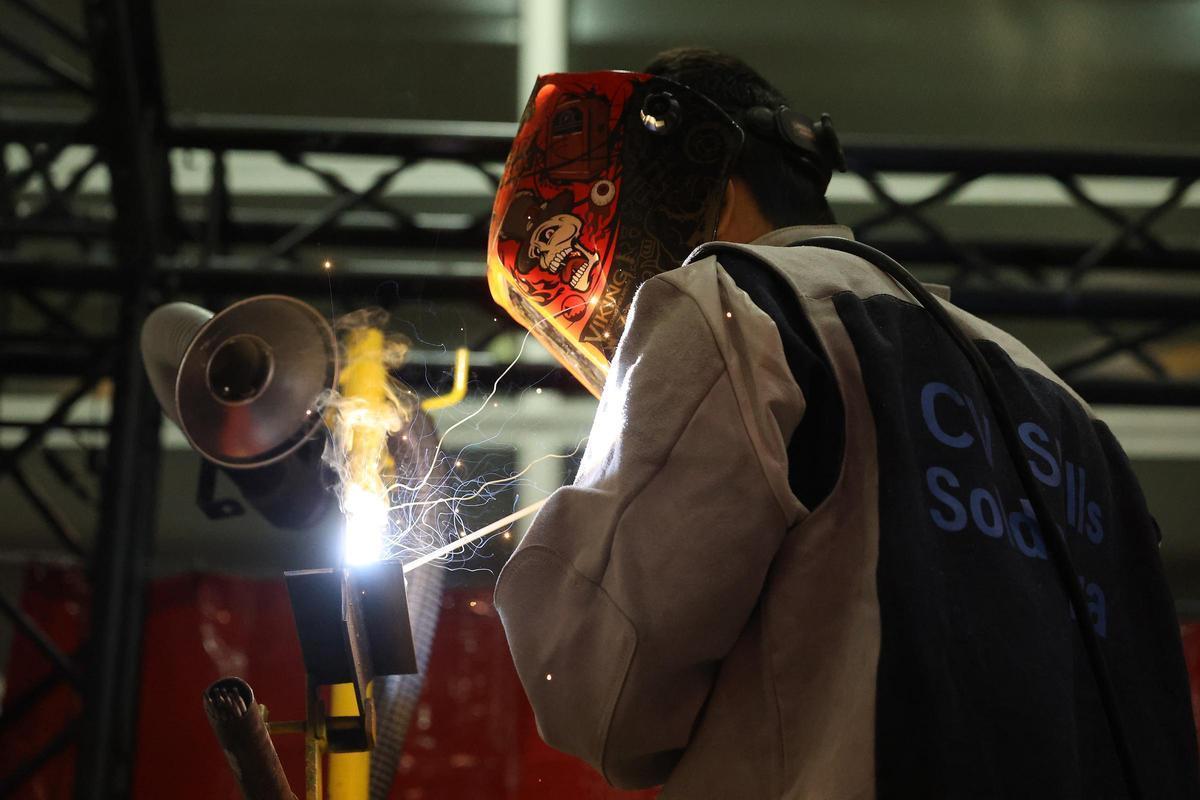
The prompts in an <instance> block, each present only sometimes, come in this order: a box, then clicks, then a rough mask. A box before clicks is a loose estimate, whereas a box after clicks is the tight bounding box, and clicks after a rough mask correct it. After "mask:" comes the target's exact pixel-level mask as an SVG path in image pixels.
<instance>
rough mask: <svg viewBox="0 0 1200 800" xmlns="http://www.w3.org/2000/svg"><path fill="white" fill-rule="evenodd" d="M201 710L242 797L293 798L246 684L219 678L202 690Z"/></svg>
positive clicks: (259, 709) (260, 799)
mask: <svg viewBox="0 0 1200 800" xmlns="http://www.w3.org/2000/svg"><path fill="white" fill-rule="evenodd" d="M204 713H205V714H207V715H208V721H209V723H210V724H211V725H212V729H213V733H215V734H216V735H217V740H218V741H219V742H220V743H221V749H222V750H224V751H225V758H226V759H227V760H228V761H229V767H230V769H232V770H233V774H234V777H235V778H236V779H237V782H238V787H239V788H240V789H241V790H242V797H244V798H245V800H297V798H296V795H294V794H293V793H292V790H291V787H289V786H288V782H287V777H286V776H285V775H284V774H283V765H282V764H280V763H279V754H278V753H276V752H275V745H274V744H273V743H272V742H271V736H270V734H268V733H267V725H266V723H265V721H264V720H263V714H262V707H261V706H259V705H258V704H257V703H256V702H254V692H253V690H251V688H250V684H248V683H246V682H245V681H244V680H242V679H241V678H222V679H221V680H219V681H217V682H216V683H214V684H213V685H212V686H210V687H208V689H206V690H205V692H204Z"/></svg>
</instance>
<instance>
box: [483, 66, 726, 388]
mask: <svg viewBox="0 0 1200 800" xmlns="http://www.w3.org/2000/svg"><path fill="white" fill-rule="evenodd" d="M742 137H743V132H742V129H741V127H740V126H739V125H738V124H737V123H736V122H734V120H733V119H732V118H730V116H729V115H728V114H726V113H725V112H724V111H723V110H721V108H720V107H719V106H717V105H716V104H715V103H713V102H712V101H711V100H709V99H707V98H706V97H704V96H702V95H700V94H699V93H697V92H694V91H692V90H691V89H688V88H687V87H685V86H682V85H680V84H678V83H675V82H673V81H670V80H667V79H665V78H661V77H656V76H651V75H643V74H639V73H634V72H589V73H572V74H557V75H544V76H542V77H541V78H539V79H538V82H537V85H536V86H535V87H534V90H533V95H532V96H531V97H530V98H529V103H528V105H526V107H525V112H524V114H523V115H522V117H521V122H520V126H519V127H518V130H517V135H516V138H515V139H514V141H513V147H512V151H511V152H510V153H509V156H508V161H507V162H506V164H505V169H504V176H503V178H502V179H501V183H500V187H499V190H498V191H497V193H496V201H495V205H494V207H493V209H492V222H491V231H490V233H489V236H488V284H489V286H490V287H491V292H492V297H493V298H494V299H495V300H496V302H497V303H499V304H500V305H501V306H503V307H504V308H505V309H506V310H507V311H508V312H509V313H510V314H511V315H512V316H513V318H514V319H516V320H517V321H518V322H519V323H521V324H522V325H524V326H525V327H526V328H528V329H529V330H530V331H532V333H533V335H534V336H536V337H537V338H538V340H539V341H540V342H541V343H542V344H543V345H545V346H546V347H547V348H548V349H549V350H550V352H551V353H552V354H553V355H554V356H555V358H557V359H558V360H559V361H560V362H561V363H562V364H563V366H565V367H566V368H567V369H568V370H570V371H571V373H572V374H573V375H575V377H576V378H578V379H579V380H580V382H582V383H583V385H584V386H586V387H587V388H588V389H589V390H590V391H591V392H592V393H593V394H596V395H599V393H600V391H601V389H602V388H603V386H604V379H605V376H606V375H607V374H608V365H609V360H610V359H611V357H612V355H613V352H614V351H615V350H616V346H617V342H618V340H619V339H620V338H621V333H622V331H623V330H624V328H625V317H626V314H627V313H628V310H629V306H630V303H631V302H632V300H633V294H634V292H635V291H636V290H637V288H638V286H640V285H641V284H642V282H643V281H645V280H647V279H648V278H651V277H653V276H655V275H657V274H659V273H660V272H663V271H665V270H669V269H673V268H675V267H678V266H679V265H680V264H682V263H683V260H684V259H685V258H686V257H687V256H688V254H689V253H690V252H691V251H692V250H693V249H695V248H696V247H697V246H699V245H701V244H703V243H704V242H707V241H711V240H712V239H713V238H714V236H715V232H716V226H717V218H718V215H719V213H720V208H721V198H722V195H723V192H724V189H725V185H726V181H727V179H728V176H729V170H730V167H731V165H732V163H733V161H734V159H735V158H736V157H737V154H738V152H739V150H740V148H741V143H742Z"/></svg>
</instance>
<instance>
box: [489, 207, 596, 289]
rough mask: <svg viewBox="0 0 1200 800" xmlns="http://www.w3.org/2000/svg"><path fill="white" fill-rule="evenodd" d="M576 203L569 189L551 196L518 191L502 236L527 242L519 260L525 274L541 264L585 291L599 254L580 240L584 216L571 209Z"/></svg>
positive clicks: (553, 273)
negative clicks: (547, 198) (545, 198)
mask: <svg viewBox="0 0 1200 800" xmlns="http://www.w3.org/2000/svg"><path fill="white" fill-rule="evenodd" d="M573 206H574V203H573V202H572V199H571V193H570V192H567V191H564V192H561V193H559V194H558V195H556V196H555V197H553V198H551V199H549V200H539V199H538V198H537V197H536V196H535V195H534V194H533V193H532V192H518V193H517V194H516V195H514V196H513V199H512V202H511V203H510V204H509V206H508V210H507V211H506V212H505V215H504V221H503V223H502V225H501V236H503V237H505V238H507V239H515V240H517V241H520V242H523V243H524V247H523V248H522V249H521V251H520V252H519V255H518V256H517V262H516V268H517V271H518V272H520V273H521V274H522V275H527V274H528V273H529V272H530V271H531V270H533V269H534V267H538V268H540V269H542V270H543V271H545V272H547V273H549V274H551V275H554V276H556V277H557V278H558V279H559V280H560V281H562V282H563V283H565V284H567V285H568V286H570V287H571V288H572V289H574V290H575V291H577V292H586V291H587V290H588V289H589V288H590V287H591V284H592V277H593V273H594V271H595V269H596V265H597V263H598V262H599V260H600V258H599V256H598V255H597V254H596V253H595V252H593V251H591V250H589V249H588V248H587V247H585V246H583V244H582V243H581V242H580V240H579V234H580V231H581V230H582V229H583V220H582V219H580V218H579V217H578V216H576V215H575V214H573V213H571V212H572V210H573Z"/></svg>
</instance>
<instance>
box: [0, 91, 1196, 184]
mask: <svg viewBox="0 0 1200 800" xmlns="http://www.w3.org/2000/svg"><path fill="white" fill-rule="evenodd" d="M170 128H171V134H170V141H169V143H170V145H171V146H173V147H192V148H196V149H201V150H211V149H216V150H270V151H276V152H279V151H291V152H320V153H349V154H359V155H391V156H400V157H402V158H406V159H420V158H450V159H458V160H463V161H472V162H477V163H482V162H488V161H493V162H496V161H503V160H504V159H505V158H506V157H507V155H508V149H509V147H510V146H511V144H512V136H513V134H514V133H515V131H516V125H513V124H510V123H477V122H436V121H428V122H424V121H422V122H411V121H402V122H393V121H383V120H358V119H348V120H329V119H325V118H321V119H313V118H305V117H254V116H243V115H239V116H236V117H234V116H225V115H213V114H174V115H172V116H171V119H170ZM66 129H70V130H74V131H77V132H79V136H78V138H77V141H78V142H79V143H87V142H88V141H94V140H95V135H94V134H91V135H89V132H88V127H87V125H86V115H85V114H80V113H71V112H58V111H45V110H42V109H38V108H21V109H10V110H8V111H6V112H3V113H0V139H6V140H8V141H24V140H27V136H28V132H30V131H37V132H40V134H41V135H40V136H35V137H34V140H44V139H45V134H46V132H48V131H59V132H61V131H63V130H66ZM842 140H843V144H844V146H845V149H846V153H847V162H848V166H849V167H850V170H851V171H852V172H857V171H868V170H873V171H877V172H897V173H904V172H908V173H947V172H968V173H979V174H997V175H1048V174H1049V175H1114V176H1129V177H1164V178H1178V177H1191V176H1200V150H1196V149H1190V150H1188V149H1170V150H1162V149H1158V150H1156V149H1140V150H1132V149H1129V150H1117V151H1111V150H1109V151H1088V150H1079V149H1075V148H1072V149H1066V148H1059V149H1055V148H1040V149H1034V150H1030V149H1026V148H1018V147H1000V146H996V145H987V146H983V145H971V144H963V143H961V142H947V141H939V140H936V139H909V140H896V139H894V138H887V139H885V138H881V137H876V136H861V135H854V134H848V135H845V136H843V137H842Z"/></svg>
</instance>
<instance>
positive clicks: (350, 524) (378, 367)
mask: <svg viewBox="0 0 1200 800" xmlns="http://www.w3.org/2000/svg"><path fill="white" fill-rule="evenodd" d="M389 348H391V350H392V352H389ZM395 348H396V343H395V342H388V340H387V339H386V337H385V336H384V334H383V331H382V330H380V329H379V328H373V327H362V328H354V329H351V330H350V331H348V332H347V335H346V348H345V366H344V367H343V368H342V370H341V373H340V375H339V377H338V387H339V389H340V390H341V392H340V395H341V397H340V398H339V400H338V402H337V404H336V407H335V409H334V420H333V433H334V441H335V443H336V446H337V448H338V450H340V454H341V456H342V457H343V462H342V463H343V466H344V469H343V479H342V508H343V510H344V511H345V513H346V532H345V537H346V539H345V550H344V553H345V558H346V561H347V562H349V563H364V562H369V561H376V560H378V559H379V558H380V557H381V556H382V555H383V547H384V542H385V539H386V537H387V533H388V509H389V502H388V490H387V485H386V484H385V482H384V479H383V473H384V471H385V470H392V469H393V468H394V466H395V465H394V463H393V461H392V457H391V454H390V453H389V452H388V447H387V442H388V437H389V436H390V435H391V434H393V433H395V432H396V431H399V430H400V428H401V427H402V426H403V425H404V423H405V422H407V421H408V418H409V411H408V409H407V407H406V405H405V404H404V403H403V402H402V400H401V398H400V397H399V396H398V395H397V393H396V391H395V389H394V387H393V385H392V382H391V378H390V376H389V374H388V368H389V366H390V365H391V364H392V362H394V361H396V360H397V359H398V358H402V357H403V352H400V353H396V352H394V350H395Z"/></svg>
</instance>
